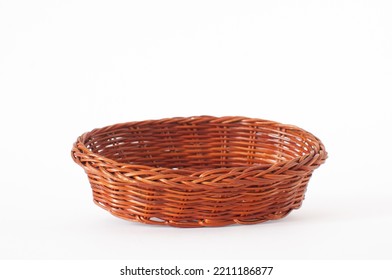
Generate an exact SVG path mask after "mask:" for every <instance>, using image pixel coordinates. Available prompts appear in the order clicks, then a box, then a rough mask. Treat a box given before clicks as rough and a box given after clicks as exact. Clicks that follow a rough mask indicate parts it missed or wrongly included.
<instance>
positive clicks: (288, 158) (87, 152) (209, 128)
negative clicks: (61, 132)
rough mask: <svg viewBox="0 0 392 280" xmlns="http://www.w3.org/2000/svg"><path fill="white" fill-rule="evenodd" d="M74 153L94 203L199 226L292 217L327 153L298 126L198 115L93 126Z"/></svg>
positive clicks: (137, 216)
mask: <svg viewBox="0 0 392 280" xmlns="http://www.w3.org/2000/svg"><path fill="white" fill-rule="evenodd" d="M72 157H73V159H74V160H75V162H77V163H78V164H79V165H81V166H82V167H83V168H84V170H85V171H86V173H87V175H88V178H89V181H90V183H91V187H92V190H93V197H94V201H95V203H96V204H98V205H99V206H101V207H102V208H104V209H106V210H108V211H109V212H110V213H112V214H113V215H115V216H118V217H121V218H124V219H127V220H132V221H138V222H142V223H148V224H161V225H170V226H178V227H200V226H223V225H228V224H233V223H238V224H254V223H260V222H264V221H267V220H274V219H279V218H282V217H284V216H286V215H287V214H288V213H290V211H291V210H293V209H297V208H299V207H300V206H301V203H302V200H303V199H304V194H305V191H306V186H307V184H308V181H309V179H310V177H311V175H312V172H313V170H314V169H316V168H317V167H318V166H319V165H320V164H322V163H323V162H324V161H325V159H326V158H327V153H326V151H325V149H324V146H323V144H322V143H321V142H320V140H319V139H318V138H316V137H315V136H313V135H312V134H310V133H309V132H306V131H304V130H302V129H300V128H298V127H295V126H291V125H284V124H280V123H276V122H273V121H268V120H261V119H250V118H245V117H221V118H216V117H210V116H200V117H189V118H169V119H161V120H149V121H141V122H129V123H122V124H116V125H112V126H108V127H104V128H100V129H94V130H92V131H91V132H87V133H85V134H83V135H82V136H80V137H79V138H78V139H77V141H76V143H75V144H74V146H73V149H72Z"/></svg>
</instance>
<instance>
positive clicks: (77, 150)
mask: <svg viewBox="0 0 392 280" xmlns="http://www.w3.org/2000/svg"><path fill="white" fill-rule="evenodd" d="M189 121H193V122H196V121H199V122H210V123H217V124H225V123H233V122H239V124H240V123H241V122H242V121H246V122H253V123H254V124H255V125H256V124H258V125H259V127H263V126H264V125H272V126H277V127H281V128H284V129H290V130H293V131H296V132H297V133H290V135H292V136H300V135H298V132H300V133H302V134H306V136H307V139H306V140H309V138H311V140H312V143H313V144H314V145H315V146H313V145H312V146H311V149H309V151H308V152H307V153H306V154H305V155H302V156H296V157H293V158H292V159H287V160H282V161H279V162H276V163H265V164H254V165H252V164H249V165H243V166H238V167H210V168H209V167H208V166H207V167H205V168H203V169H197V170H196V171H195V170H190V169H189V168H178V169H172V168H168V167H153V166H149V165H142V164H130V163H123V162H118V161H115V160H112V159H110V158H107V157H105V156H102V155H99V154H97V153H94V152H92V151H91V150H90V149H88V148H87V147H86V145H85V144H84V143H85V141H86V140H87V139H88V138H89V137H91V136H93V135H94V134H95V133H102V132H106V131H107V132H110V131H113V130H115V129H116V128H118V127H122V126H132V125H141V124H146V123H150V124H153V123H164V122H167V123H178V124H180V123H182V122H183V123H187V122H189ZM280 133H285V132H282V131H280ZM286 134H289V133H286ZM71 154H72V158H73V159H74V161H75V162H76V163H78V164H79V165H81V166H82V167H83V168H86V166H85V165H83V164H82V162H80V161H79V160H78V159H77V155H78V154H79V155H80V156H82V157H83V156H86V155H87V156H89V157H92V158H96V159H97V160H98V161H101V162H105V163H107V164H110V165H113V166H116V167H121V169H122V170H124V171H126V170H129V169H132V170H150V171H157V172H164V173H165V174H174V175H176V174H177V175H179V174H180V175H182V176H184V175H185V176H189V177H200V176H204V175H206V173H211V174H212V173H214V172H219V173H220V172H222V171H224V170H229V169H230V170H234V169H235V170H238V171H240V170H246V171H251V170H252V169H260V168H262V169H263V170H268V169H275V168H277V167H279V166H280V167H283V166H292V165H294V164H298V163H300V162H303V161H305V162H307V164H306V165H312V164H315V163H316V165H321V164H322V163H323V162H324V161H325V160H326V159H327V157H328V154H327V152H326V150H325V147H324V145H323V143H322V142H321V140H320V139H319V138H317V137H316V136H314V135H313V134H312V133H310V132H308V131H306V130H304V129H302V128H299V127H297V126H294V125H289V124H282V123H279V122H275V121H270V120H264V119H258V118H248V117H239V116H236V117H232V116H227V117H213V116H192V117H175V118H164V119H155V120H146V121H132V122H124V123H118V124H114V125H109V126H105V127H102V128H96V129H93V130H91V131H89V132H86V133H84V134H82V135H81V136H79V137H78V138H77V141H76V142H75V143H74V147H73V149H72V151H71ZM310 158H312V160H311V161H310V163H309V162H308V160H307V159H310ZM89 171H90V172H91V171H92V170H91V169H89ZM117 171H118V170H117Z"/></svg>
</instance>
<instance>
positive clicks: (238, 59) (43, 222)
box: [0, 0, 392, 260]
mask: <svg viewBox="0 0 392 280" xmlns="http://www.w3.org/2000/svg"><path fill="white" fill-rule="evenodd" d="M391 14H392V5H391V3H390V2H389V1H377V0H373V1H349V0H339V1H338V0H337V1H315V0H313V1H310V0H309V1H303V0H298V1H214V0H208V1H170V0H165V1H81V0H78V1H53V0H51V1H11V0H9V1H4V0H0V96H1V102H0V120H1V136H0V145H1V154H0V156H1V158H0V174H1V177H0V178H1V180H0V258H1V259H184V260H186V259H338V260H340V259H391V258H392V239H391V236H392V208H391V207H392V206H391V202H392V179H391V176H390V174H391V167H392V164H391V157H392V152H391V136H392V133H391V124H392V113H391V109H390V108H391V105H392V102H391V98H390V96H391V94H392V16H391ZM206 114H207V115H215V116H224V115H242V116H248V117H258V118H264V119H271V120H275V121H279V122H283V123H290V124H295V125H298V126H300V127H302V128H304V129H307V130H309V131H310V132H312V133H314V134H315V135H316V136H318V137H319V138H321V139H322V140H323V142H324V144H325V146H326V148H327V151H328V152H329V159H328V160H327V162H326V164H325V165H323V166H321V167H320V169H318V170H316V171H315V173H314V176H313V178H312V179H311V181H310V184H309V187H308V192H307V195H306V200H305V201H304V204H303V206H302V208H301V209H300V210H297V211H294V212H292V213H291V214H290V215H289V216H288V217H287V218H285V219H282V220H278V221H274V222H268V223H264V224H259V225H252V226H229V227H221V228H197V229H178V228H169V227H159V226H149V225H143V224H137V223H132V222H128V221H124V220H121V219H118V218H116V217H114V216H111V215H110V214H109V213H107V212H106V211H104V210H102V209H100V208H99V207H97V206H96V205H95V204H93V202H92V194H91V190H90V187H89V184H88V181H87V176H86V175H85V174H84V172H83V170H82V169H81V168H80V167H79V166H77V165H76V164H75V163H74V162H73V161H72V159H71V157H70V150H71V147H72V144H73V142H74V141H75V140H76V138H77V137H78V136H79V135H80V134H82V133H83V132H86V131H89V130H91V129H93V128H96V127H102V126H105V125H109V124H114V123H117V122H125V121H133V120H144V119H155V118H162V117H173V116H191V115H206Z"/></svg>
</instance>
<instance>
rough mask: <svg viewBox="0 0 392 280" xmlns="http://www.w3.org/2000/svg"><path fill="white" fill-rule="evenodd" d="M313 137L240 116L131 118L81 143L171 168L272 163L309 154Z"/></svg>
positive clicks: (134, 160) (116, 156) (115, 156)
mask: <svg viewBox="0 0 392 280" xmlns="http://www.w3.org/2000/svg"><path fill="white" fill-rule="evenodd" d="M312 141H313V140H312V139H309V138H307V137H306V134H305V133H301V131H300V130H298V129H291V128H286V127H284V126H283V125H282V126H279V125H276V124H275V125H257V124H255V123H247V122H244V121H241V122H234V123H230V124H219V123H211V122H205V123H198V124H196V125H195V124H194V123H192V124H191V123H189V124H187V123H181V124H178V123H156V124H143V123H140V124H138V123H136V124H135V123H133V124H129V125H124V126H121V127H120V128H116V129H112V130H102V131H100V130H96V131H94V132H93V133H91V134H90V135H89V137H88V138H87V140H86V141H85V144H86V146H87V148H88V149H90V150H91V151H92V152H94V153H97V154H99V155H102V156H104V157H107V158H109V159H112V160H115V161H117V162H120V163H127V164H136V165H147V166H151V167H164V168H171V169H187V168H189V169H206V168H224V167H236V166H248V165H262V164H274V163H277V162H280V161H286V160H290V159H293V158H295V157H298V156H302V155H305V154H308V153H310V151H311V150H312V149H313V148H314V146H313V143H312Z"/></svg>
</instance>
